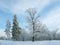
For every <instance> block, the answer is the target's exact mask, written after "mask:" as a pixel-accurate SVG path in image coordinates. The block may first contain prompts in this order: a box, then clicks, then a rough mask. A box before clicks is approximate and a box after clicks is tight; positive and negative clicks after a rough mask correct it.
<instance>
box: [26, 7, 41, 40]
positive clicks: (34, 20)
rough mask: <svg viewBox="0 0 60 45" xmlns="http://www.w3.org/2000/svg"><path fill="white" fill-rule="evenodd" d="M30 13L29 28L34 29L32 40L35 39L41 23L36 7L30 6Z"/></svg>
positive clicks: (28, 11) (28, 17)
mask: <svg viewBox="0 0 60 45" xmlns="http://www.w3.org/2000/svg"><path fill="white" fill-rule="evenodd" d="M26 12H27V13H28V14H29V15H27V22H28V24H29V29H30V30H31V31H32V41H34V33H35V32H36V30H39V27H40V25H38V24H39V23H40V15H37V10H36V9H35V8H29V9H27V10H26Z"/></svg>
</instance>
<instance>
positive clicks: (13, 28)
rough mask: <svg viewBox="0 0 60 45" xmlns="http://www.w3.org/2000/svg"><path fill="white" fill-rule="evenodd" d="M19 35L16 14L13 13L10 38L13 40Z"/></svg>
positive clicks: (17, 38)
mask: <svg viewBox="0 0 60 45" xmlns="http://www.w3.org/2000/svg"><path fill="white" fill-rule="evenodd" d="M19 35H20V29H19V24H18V21H17V16H16V15H14V19H13V27H12V38H13V39H14V40H17V41H18V40H19Z"/></svg>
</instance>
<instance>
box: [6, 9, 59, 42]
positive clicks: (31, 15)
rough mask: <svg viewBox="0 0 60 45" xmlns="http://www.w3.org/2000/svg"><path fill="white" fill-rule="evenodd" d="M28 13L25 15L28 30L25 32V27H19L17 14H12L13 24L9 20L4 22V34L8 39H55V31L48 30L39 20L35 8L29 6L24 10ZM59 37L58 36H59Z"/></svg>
mask: <svg viewBox="0 0 60 45" xmlns="http://www.w3.org/2000/svg"><path fill="white" fill-rule="evenodd" d="M26 12H27V13H28V15H27V24H28V30H29V31H30V32H29V33H27V31H25V29H22V28H21V27H19V23H18V21H17V16H16V15H14V19H13V25H12V26H11V23H10V21H9V20H8V21H7V24H6V29H5V32H6V35H7V37H8V39H13V40H17V41H19V40H21V41H27V40H30V41H31V40H32V41H39V40H52V39H56V38H55V36H56V31H55V32H53V33H52V32H50V31H49V30H48V28H47V26H46V25H44V24H42V23H41V22H40V15H38V14H37V10H36V9H35V8H29V9H27V10H26ZM59 39H60V38H59Z"/></svg>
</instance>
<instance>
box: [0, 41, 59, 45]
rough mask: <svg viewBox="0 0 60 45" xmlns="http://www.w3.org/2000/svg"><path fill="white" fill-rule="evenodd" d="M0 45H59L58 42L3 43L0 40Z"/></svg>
mask: <svg viewBox="0 0 60 45" xmlns="http://www.w3.org/2000/svg"><path fill="white" fill-rule="evenodd" d="M0 45H60V41H35V42H32V41H24V42H23V41H4V40H0Z"/></svg>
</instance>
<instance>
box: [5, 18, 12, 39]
mask: <svg viewBox="0 0 60 45" xmlns="http://www.w3.org/2000/svg"><path fill="white" fill-rule="evenodd" d="M10 29H11V23H10V21H9V19H8V20H7V24H6V29H5V32H6V35H7V38H8V39H10V38H11V36H10Z"/></svg>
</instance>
